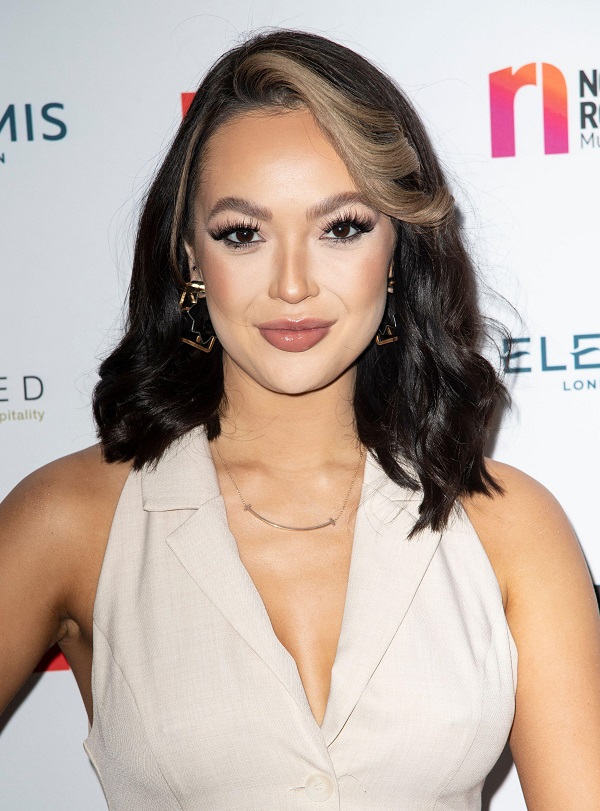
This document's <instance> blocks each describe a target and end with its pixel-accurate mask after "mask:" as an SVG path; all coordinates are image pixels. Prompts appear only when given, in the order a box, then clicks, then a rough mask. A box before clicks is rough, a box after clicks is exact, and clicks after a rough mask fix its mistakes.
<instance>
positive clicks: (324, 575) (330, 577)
mask: <svg viewBox="0 0 600 811" xmlns="http://www.w3.org/2000/svg"><path fill="white" fill-rule="evenodd" d="M229 523H230V529H231V532H232V535H233V536H234V538H235V540H236V544H237V548H238V554H239V557H240V560H241V562H242V564H243V566H244V567H245V569H246V571H247V572H248V574H249V576H250V578H251V580H252V582H253V583H254V586H255V588H256V590H257V592H258V594H259V596H260V598H261V600H262V602H263V605H264V607H265V609H266V612H267V614H268V617H269V620H270V622H271V626H272V628H273V632H274V633H275V636H276V637H277V639H278V640H279V642H280V643H281V644H282V645H283V646H284V647H285V648H286V650H287V651H288V653H289V654H290V655H291V656H292V658H293V659H294V661H295V663H296V667H297V668H298V673H299V676H300V679H301V681H302V685H303V687H304V691H305V693H306V697H307V700H308V703H309V705H310V708H311V711H312V713H313V715H314V717H315V720H316V721H317V723H318V724H321V723H322V721H323V718H324V716H325V710H326V707H327V701H328V697H329V692H330V687H331V671H332V668H333V665H334V662H335V657H336V652H337V647H338V642H339V638H340V633H341V628H342V620H343V615H344V607H345V602H346V594H347V589H348V578H349V571H350V562H351V557H352V534H353V533H352V527H351V526H350V524H349V523H348V522H346V523H344V524H340V525H338V526H336V527H332V528H327V529H326V530H317V531H312V532H283V531H281V530H275V529H271V528H270V527H268V526H266V525H261V524H259V525H258V526H256V524H257V522H256V521H255V520H251V521H250V517H249V516H247V514H243V513H242V515H241V516H239V515H237V514H236V513H235V512H234V511H231V514H230V518H229Z"/></svg>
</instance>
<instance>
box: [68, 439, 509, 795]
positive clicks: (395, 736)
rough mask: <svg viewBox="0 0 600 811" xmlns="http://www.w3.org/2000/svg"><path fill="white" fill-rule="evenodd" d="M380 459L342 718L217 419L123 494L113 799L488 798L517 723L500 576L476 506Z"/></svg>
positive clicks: (365, 528) (99, 716)
mask: <svg viewBox="0 0 600 811" xmlns="http://www.w3.org/2000/svg"><path fill="white" fill-rule="evenodd" d="M417 506H418V498H417V497H415V496H413V495H412V494H410V493H408V492H406V491H404V490H403V489H402V488H400V487H398V486H397V485H395V484H394V483H393V482H391V481H390V479H388V478H387V477H386V476H385V474H384V473H383V471H382V470H381V468H380V467H379V465H378V463H377V462H376V460H375V458H374V457H373V456H371V455H370V454H369V456H368V458H367V462H366V467H365V478H364V482H363V487H362V495H361V503H360V507H359V510H358V514H357V519H356V529H355V536H354V543H353V548H352V559H351V566H350V577H349V582H348V592H347V597H346V604H345V610H344V617H343V623H342V630H341V636H340V640H339V646H338V650H337V655H336V658H335V663H334V666H333V672H332V680H331V692H330V696H329V702H328V704H327V710H326V713H325V717H324V720H323V724H322V726H319V725H318V724H317V723H316V721H315V719H314V717H313V715H312V713H311V710H310V706H309V704H308V701H307V698H306V694H305V692H304V689H303V687H302V682H301V680H300V677H299V674H298V670H297V667H296V664H295V662H294V659H293V658H292V656H291V655H290V654H289V653H288V651H287V650H286V649H285V648H284V646H283V645H282V644H281V643H280V642H279V640H278V639H277V637H276V636H275V633H274V632H273V629H272V627H271V623H270V621H269V617H268V614H267V612H266V610H265V607H264V604H263V602H262V600H261V598H260V595H259V594H258V592H257V590H256V588H255V586H254V584H253V582H252V580H251V578H250V576H249V574H248V572H247V570H246V569H245V567H244V566H243V564H242V562H241V560H240V557H239V554H238V551H237V545H236V542H235V539H234V538H233V536H232V535H231V533H230V531H229V529H228V526H227V520H226V514H225V509H224V504H223V499H222V497H221V495H220V491H219V485H218V481H217V477H216V473H215V468H214V465H213V462H212V459H211V455H210V451H209V448H208V443H207V440H206V436H205V434H204V432H203V431H202V430H196V431H193V432H191V433H190V434H188V435H187V436H186V437H184V438H183V440H181V441H180V442H178V443H176V444H174V445H173V446H171V448H170V449H169V451H168V453H167V454H166V455H165V457H164V458H163V459H162V460H161V462H160V463H159V464H158V466H157V467H156V469H155V470H144V471H142V472H139V473H136V472H133V473H131V475H130V476H129V478H128V480H127V483H126V485H125V488H124V490H123V493H122V496H121V499H120V501H119V505H118V508H117V511H116V515H115V519H114V522H113V526H112V530H111V533H110V538H109V542H108V547H107V550H106V554H105V558H104V562H103V566H102V572H101V576H100V581H99V585H98V592H97V596H96V602H95V607H94V656H93V678H92V682H93V702H94V722H93V727H92V729H91V731H90V734H89V737H88V738H87V740H86V741H85V743H84V746H85V749H86V751H87V753H88V755H89V757H90V759H91V760H92V762H93V764H94V766H95V768H96V770H97V772H98V775H99V777H100V781H101V783H102V786H103V789H104V792H105V795H106V798H107V801H108V805H109V808H110V809H112V811H205V810H206V811H209V810H210V811H250V809H256V811H286V809H294V811H308V809H314V810H315V811H316V809H323V811H333V809H341V811H379V810H381V811H392V810H393V811H475V809H479V808H480V806H481V789H482V785H483V781H484V779H485V777H486V775H487V774H488V772H489V771H490V769H491V768H492V766H493V765H494V763H495V761H496V760H497V758H498V756H499V754H500V752H501V751H502V749H503V747H504V744H505V742H506V739H507V736H508V733H509V730H510V727H511V723H512V720H513V716H514V694H515V685H516V666H517V651H516V647H515V643H514V640H513V638H512V636H511V634H510V631H509V628H508V625H507V622H506V617H505V614H504V610H503V606H502V597H501V593H500V588H499V585H498V581H497V579H496V577H495V575H494V571H493V569H492V566H491V564H490V562H489V560H488V558H487V556H486V553H485V551H484V549H483V547H482V545H481V542H480V541H479V539H478V537H477V535H476V534H475V531H474V529H473V527H472V525H471V524H470V522H469V521H468V519H467V518H466V516H465V515H464V513H462V512H461V513H460V514H457V515H456V517H455V518H454V519H453V521H452V523H451V525H450V526H449V528H448V529H447V530H445V531H444V532H443V533H442V534H440V533H435V532H429V531H427V532H424V533H422V534H421V535H420V536H418V537H416V538H415V539H413V540H410V541H409V540H407V537H406V536H407V533H408V531H409V529H410V527H411V526H412V524H413V523H414V520H415V515H416V510H417Z"/></svg>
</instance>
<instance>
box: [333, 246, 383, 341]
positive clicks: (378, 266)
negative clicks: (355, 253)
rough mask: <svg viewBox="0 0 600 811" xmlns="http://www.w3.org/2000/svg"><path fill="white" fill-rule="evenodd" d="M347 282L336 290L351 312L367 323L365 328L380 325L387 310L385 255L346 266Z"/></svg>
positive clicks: (350, 313)
mask: <svg viewBox="0 0 600 811" xmlns="http://www.w3.org/2000/svg"><path fill="white" fill-rule="evenodd" d="M347 270H348V271H350V272H349V273H347V274H346V277H345V279H344V284H343V285H340V286H339V289H338V291H337V293H338V295H339V297H340V298H341V300H342V301H343V302H344V305H345V307H346V309H347V311H348V313H349V315H351V316H354V317H355V318H356V319H361V321H363V322H364V328H365V329H370V328H371V327H372V326H373V324H375V328H376V327H377V326H378V325H379V322H380V321H381V318H382V316H383V311H384V309H385V303H386V295H387V292H386V290H387V276H388V266H387V261H386V258H384V257H367V258H365V259H364V260H363V261H362V262H357V263H356V264H352V266H349V267H348V268H347Z"/></svg>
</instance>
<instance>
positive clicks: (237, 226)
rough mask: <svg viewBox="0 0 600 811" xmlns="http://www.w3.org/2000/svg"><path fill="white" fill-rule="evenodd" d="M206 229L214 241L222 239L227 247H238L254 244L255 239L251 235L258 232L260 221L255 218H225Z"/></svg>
mask: <svg viewBox="0 0 600 811" xmlns="http://www.w3.org/2000/svg"><path fill="white" fill-rule="evenodd" d="M207 231H208V233H209V234H210V236H211V237H212V238H213V239H214V240H215V241H216V242H220V241H222V242H225V243H226V244H227V245H228V246H229V247H232V248H240V247H246V246H248V245H253V244H256V242H257V240H255V239H253V237H254V236H255V235H256V234H258V233H259V232H260V223H259V222H257V221H255V220H244V219H240V220H227V221H226V222H224V223H222V224H219V225H217V226H212V227H210V228H207ZM232 237H235V239H232ZM258 241H260V240H258Z"/></svg>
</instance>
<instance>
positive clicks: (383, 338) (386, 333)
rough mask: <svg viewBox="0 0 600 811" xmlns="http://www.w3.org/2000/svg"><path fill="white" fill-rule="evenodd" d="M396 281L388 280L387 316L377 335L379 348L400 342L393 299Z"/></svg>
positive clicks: (376, 339)
mask: <svg viewBox="0 0 600 811" xmlns="http://www.w3.org/2000/svg"><path fill="white" fill-rule="evenodd" d="M394 281H395V279H394V277H393V276H390V278H389V279H388V288H387V291H388V298H387V304H386V306H385V315H384V317H383V320H382V322H381V324H380V325H379V329H378V330H377V334H376V335H375V343H376V344H377V346H384V345H385V344H393V343H394V342H395V341H397V340H398V325H397V324H396V315H395V314H394V303H393V299H392V298H391V296H392V294H393V292H394Z"/></svg>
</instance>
